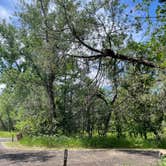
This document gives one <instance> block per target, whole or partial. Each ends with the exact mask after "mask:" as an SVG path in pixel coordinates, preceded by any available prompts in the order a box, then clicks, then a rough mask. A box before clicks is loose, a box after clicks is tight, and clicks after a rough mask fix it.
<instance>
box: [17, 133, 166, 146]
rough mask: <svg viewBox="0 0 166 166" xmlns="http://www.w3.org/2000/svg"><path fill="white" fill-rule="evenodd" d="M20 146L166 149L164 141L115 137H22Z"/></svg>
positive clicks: (165, 141)
mask: <svg viewBox="0 0 166 166" xmlns="http://www.w3.org/2000/svg"><path fill="white" fill-rule="evenodd" d="M20 144H22V145H26V146H39V147H48V148H166V139H164V138H163V139H162V140H161V141H160V142H157V141H156V140H155V139H152V138H151V139H147V140H145V139H143V138H141V137H138V138H130V137H124V138H120V139H117V138H116V137H115V136H107V137H99V136H95V137H92V138H88V137H66V136H59V137H57V136H33V137H24V138H23V139H22V140H20Z"/></svg>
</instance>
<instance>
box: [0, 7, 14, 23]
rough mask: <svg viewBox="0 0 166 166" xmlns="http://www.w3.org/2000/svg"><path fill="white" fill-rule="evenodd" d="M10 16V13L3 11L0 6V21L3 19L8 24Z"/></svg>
mask: <svg viewBox="0 0 166 166" xmlns="http://www.w3.org/2000/svg"><path fill="white" fill-rule="evenodd" d="M10 16H11V12H10V11H9V10H7V9H5V8H4V7H3V6H0V19H5V20H6V21H7V22H8V21H9V17H10Z"/></svg>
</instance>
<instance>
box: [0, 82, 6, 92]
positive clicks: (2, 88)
mask: <svg viewBox="0 0 166 166" xmlns="http://www.w3.org/2000/svg"><path fill="white" fill-rule="evenodd" d="M5 87H6V85H5V84H0V94H1V93H2V91H3V90H4V89H5Z"/></svg>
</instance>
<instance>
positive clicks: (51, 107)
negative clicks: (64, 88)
mask: <svg viewBox="0 0 166 166" xmlns="http://www.w3.org/2000/svg"><path fill="white" fill-rule="evenodd" d="M53 87H54V86H53V81H49V83H48V84H47V94H48V101H49V111H50V122H51V123H52V122H53V119H55V118H56V110H55V101H54V90H53Z"/></svg>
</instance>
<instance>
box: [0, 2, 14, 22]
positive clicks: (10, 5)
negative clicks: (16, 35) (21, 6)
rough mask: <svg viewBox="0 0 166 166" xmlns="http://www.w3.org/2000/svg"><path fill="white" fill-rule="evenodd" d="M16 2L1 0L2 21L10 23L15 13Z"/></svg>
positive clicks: (0, 14)
mask: <svg viewBox="0 0 166 166" xmlns="http://www.w3.org/2000/svg"><path fill="white" fill-rule="evenodd" d="M16 2H17V0H0V19H5V20H7V21H8V22H9V21H10V19H9V17H10V16H12V14H13V13H14V10H15V6H16Z"/></svg>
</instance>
